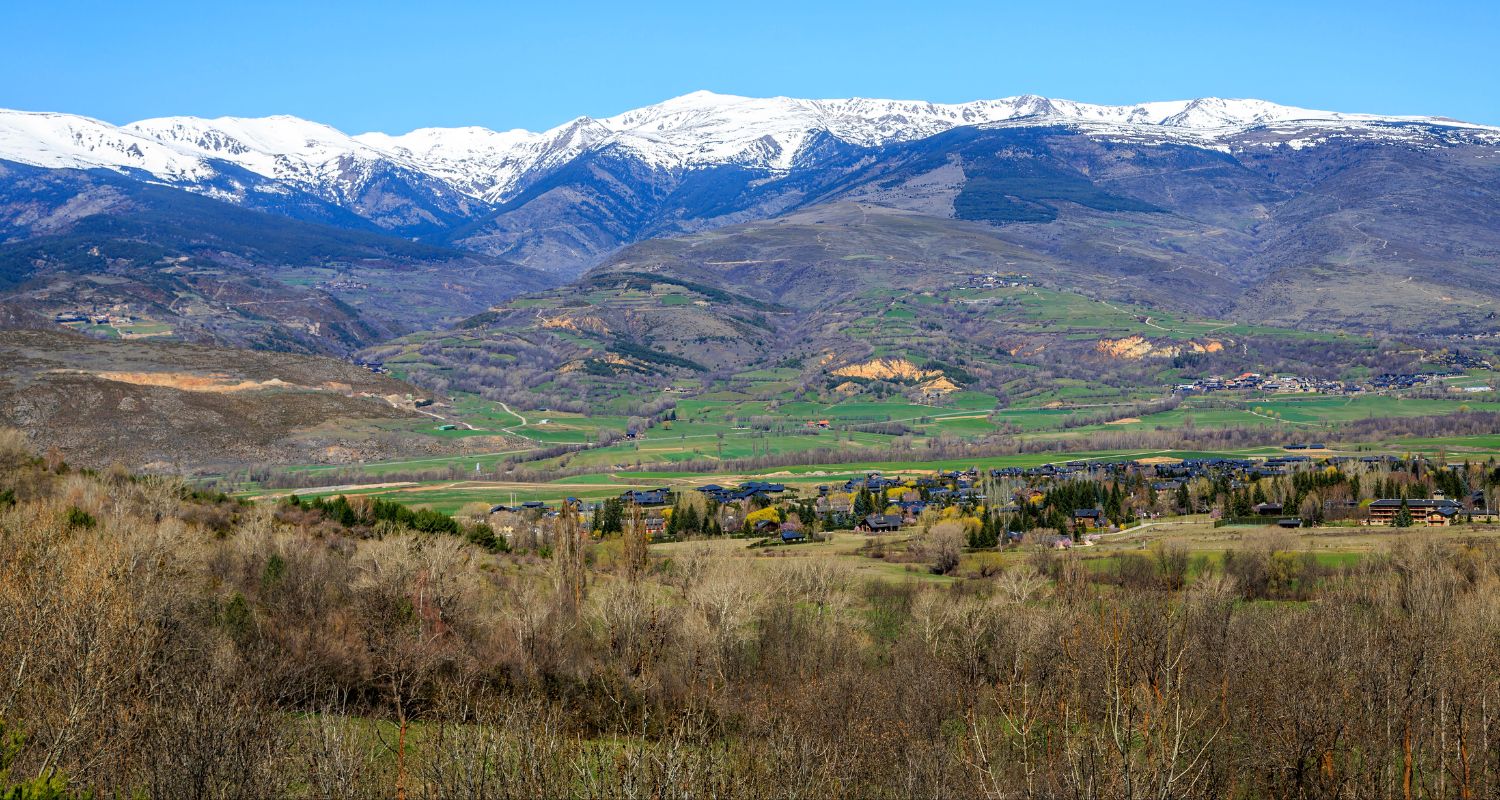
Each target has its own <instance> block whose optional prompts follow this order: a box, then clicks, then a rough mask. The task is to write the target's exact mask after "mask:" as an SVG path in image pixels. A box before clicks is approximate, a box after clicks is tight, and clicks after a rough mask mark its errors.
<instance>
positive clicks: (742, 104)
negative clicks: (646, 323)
mask: <svg viewBox="0 0 1500 800" xmlns="http://www.w3.org/2000/svg"><path fill="white" fill-rule="evenodd" d="M1393 122H1422V123H1429V124H1439V125H1445V126H1455V125H1462V123H1454V122H1452V121H1451V120H1441V119H1437V118H1427V117H1381V116H1375V115H1368V114H1343V113H1337V112H1328V111H1314V110H1309V109H1302V108H1294V107H1291V106H1282V105H1276V104H1274V103H1269V102H1266V101H1263V100H1224V99H1219V98H1202V99H1197V100H1182V101H1169V102H1154V103H1141V104H1138V105H1132V106H1105V105H1092V104H1087V103H1076V102H1072V101H1068V100H1053V99H1048V98H1045V97H1037V96H1033V95H1025V96H1020V97H1009V98H1004V99H1000V100H981V101H976V102H972V103H958V104H941V103H928V102H921V101H899V100H871V99H864V98H854V99H847V100H800V99H795V98H788V97H774V98H750V97H736V96H731V95H720V94H714V93H711V92H694V93H692V94H688V95H684V96H682V97H677V98H673V99H671V100H667V101H666V102H663V103H658V104H656V105H652V106H647V107H645V108H640V109H636V110H633V111H627V112H625V113H623V114H619V115H617V116H613V117H607V118H603V119H591V118H588V117H579V118H578V119H575V120H572V121H570V122H568V123H566V124H564V125H560V126H558V127H556V128H553V129H551V130H548V131H544V132H540V133H534V132H530V131H524V130H512V131H505V132H498V131H492V130H489V129H486V128H478V127H465V128H423V129H420V130H415V131H412V132H410V133H406V134H401V135H389V134H384V133H364V134H359V135H354V136H351V135H348V134H345V133H343V132H341V131H339V130H337V129H335V128H332V127H330V126H328V125H323V124H320V123H316V122H310V121H308V120H304V119H299V118H297V117H290V116H272V117H264V118H258V119H247V118H238V117H220V118H217V119H201V118H197V117H164V118H160V119H148V120H142V121H140V122H134V123H131V124H128V125H124V126H120V127H116V126H113V125H110V124H108V123H105V122H101V121H99V120H95V119H89V118H87V117H79V116H72V115H68V114H55V113H35V112H23V111H0V159H7V160H11V161H17V162H21V163H25V164H32V165H36V166H45V167H54V168H56V167H62V168H96V167H103V168H106V169H112V170H117V171H122V172H134V171H141V172H145V173H149V174H150V175H151V176H154V177H155V178H156V179H157V180H160V181H163V182H166V183H171V184H196V183H203V182H205V181H208V180H210V179H212V178H213V177H214V176H215V174H216V173H217V172H218V170H217V169H216V167H215V166H214V162H226V163H229V164H233V165H236V166H238V167H240V168H243V169H244V170H247V171H249V172H250V173H254V174H256V175H260V176H263V177H265V178H267V179H270V180H272V181H277V182H281V183H284V184H287V185H289V186H292V187H295V188H297V189H299V190H302V191H308V192H311V193H313V194H315V195H317V196H320V197H323V198H325V199H328V200H333V201H336V202H338V201H348V200H350V199H351V198H354V197H357V196H358V195H359V193H360V191H361V190H362V188H363V186H362V182H364V181H366V180H368V179H369V178H370V176H371V175H375V174H379V173H380V172H381V171H382V170H383V169H385V168H395V169H400V170H409V171H411V172H414V173H420V174H421V175H425V176H427V177H429V178H432V179H435V180H436V181H437V182H438V183H439V184H441V185H444V186H446V187H448V188H449V189H451V191H452V192H454V193H456V194H458V195H462V196H464V197H467V198H471V199H473V200H477V201H480V202H484V203H499V202H503V201H505V200H508V199H510V198H511V197H514V196H515V195H516V194H517V193H518V192H519V191H520V190H522V189H523V188H524V187H525V186H526V185H527V184H528V183H529V182H531V181H532V180H534V179H535V178H536V177H537V176H539V175H541V174H544V173H546V172H548V171H549V170H552V169H555V168H557V167H559V166H561V165H563V164H566V163H568V162H569V161H571V160H572V159H574V158H576V157H578V156H579V155H581V154H583V153H586V152H590V151H598V150H601V149H604V148H614V149H615V150H617V151H618V152H622V153H627V154H629V155H631V156H632V157H635V158H637V159H639V160H640V161H642V162H643V163H644V164H646V165H648V166H649V167H652V168H656V169H669V170H670V169H690V168H694V167H707V166H723V165H734V166H742V167H750V168H758V169H767V170H780V171H784V170H789V169H793V168H795V167H797V166H799V165H801V164H802V163H803V162H804V161H805V160H806V159H807V158H809V157H810V153H811V152H812V150H811V149H810V144H811V143H812V142H813V141H814V140H815V139H817V138H818V137H820V136H822V135H828V136H831V137H833V138H835V139H837V140H839V141H842V142H844V143H847V144H850V145H854V146H859V147H874V146H880V145H885V144H890V143H893V142H904V141H911V140H915V139H921V138H925V137H928V136H932V135H934V134H937V133H941V132H943V131H946V130H949V129H952V128H955V127H961V126H975V125H986V124H997V123H1005V124H1012V125H1015V124H1021V125H1043V124H1046V125H1056V124H1069V123H1079V124H1084V125H1090V126H1104V127H1105V128H1106V129H1117V130H1118V132H1119V133H1121V134H1135V135H1141V134H1150V133H1153V132H1154V133H1156V134H1159V135H1170V136H1172V137H1174V138H1180V137H1195V138H1199V139H1202V140H1205V141H1215V140H1218V139H1222V138H1223V137H1225V136H1228V135H1231V134H1234V133H1238V132H1241V131H1244V130H1246V129H1248V128H1254V127H1257V126H1267V125H1287V124H1298V125H1304V124H1305V125H1318V126H1328V125H1338V126H1356V127H1358V126H1368V125H1372V124H1375V125H1378V124H1389V123H1393ZM1466 127H1479V126H1466Z"/></svg>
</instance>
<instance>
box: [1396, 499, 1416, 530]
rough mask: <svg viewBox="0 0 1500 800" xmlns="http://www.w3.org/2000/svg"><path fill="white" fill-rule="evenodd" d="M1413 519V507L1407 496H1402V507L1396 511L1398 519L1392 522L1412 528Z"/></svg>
mask: <svg viewBox="0 0 1500 800" xmlns="http://www.w3.org/2000/svg"><path fill="white" fill-rule="evenodd" d="M1412 523H1413V520H1412V518H1411V507H1410V506H1408V505H1407V504H1406V498H1404V497H1403V498H1401V508H1400V509H1398V510H1397V511H1396V519H1395V520H1393V521H1392V522H1391V524H1392V525H1394V526H1396V527H1397V528H1410V527H1411V526H1412Z"/></svg>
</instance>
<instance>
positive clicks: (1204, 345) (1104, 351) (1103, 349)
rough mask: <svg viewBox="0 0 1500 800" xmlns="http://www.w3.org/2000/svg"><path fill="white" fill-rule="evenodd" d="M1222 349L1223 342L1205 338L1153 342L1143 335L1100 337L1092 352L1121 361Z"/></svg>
mask: <svg viewBox="0 0 1500 800" xmlns="http://www.w3.org/2000/svg"><path fill="white" fill-rule="evenodd" d="M1223 350H1224V342H1222V341H1220V340H1218V339H1206V340H1204V341H1202V342H1197V341H1187V342H1153V341H1151V340H1150V339H1147V338H1146V337H1144V336H1140V335H1135V336H1126V337H1124V338H1123V339H1100V340H1099V342H1098V344H1095V345H1094V352H1096V353H1098V354H1099V355H1102V356H1104V357H1106V358H1114V359H1119V360H1122V361H1139V360H1141V359H1145V358H1174V357H1176V356H1180V355H1182V354H1183V353H1218V352H1222V351H1223Z"/></svg>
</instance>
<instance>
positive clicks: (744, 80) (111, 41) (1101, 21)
mask: <svg viewBox="0 0 1500 800" xmlns="http://www.w3.org/2000/svg"><path fill="white" fill-rule="evenodd" d="M6 6H7V8H6V9H5V11H4V12H3V14H0V19H3V20H4V26H3V27H4V38H3V41H4V45H3V47H0V107H8V108H21V109H29V110H48V111H67V112H72V113H78V114H87V115H89V116H94V117H99V118H102V119H105V120H109V121H111V122H115V123H122V122H129V121H131V120H135V119H140V118H144V117H151V116H163V115H169V114H190V115H195V116H219V115H237V116H262V115H267V114H277V113H283V114H295V115H297V116H301V117H307V118H309V119H315V120H319V121H322V122H327V123H330V124H332V125H335V126H337V127H339V128H342V129H344V130H346V131H349V132H351V133H357V132H361V131H366V130H384V131H389V132H392V133H398V132H404V131H406V130H410V129H411V128H414V127H422V126H429V125H436V126H448V125H484V126H487V127H491V128H497V129H505V128H515V127H524V128H530V129H533V130H536V129H542V128H547V127H551V126H553V125H557V124H560V123H562V122H565V121H567V120H568V119H571V118H573V117H575V116H579V115H583V114H588V115H592V116H607V115H610V114H614V113H618V112H620V111H624V110H626V109H629V108H634V107H637V106H641V105H646V104H649V103H653V102H657V101H660V100H663V99H666V98H668V97H672V96H675V95H679V94H684V93H686V92H689V91H692V90H695V89H710V90H713V91H717V92H725V93H731V94H747V95H758V96H768V95H790V96H797V97H848V96H856V95H857V96H864V97H893V98H917V99H927V100H935V101H944V102H954V101H963V100H973V99H978V98H990V97H1004V96H1008V95H1015V94H1027V93H1032V94H1042V95H1048V96H1051V97H1063V98H1068V99H1073V100H1081V101H1086V102H1096V103H1128V102H1135V101H1141V100H1165V99H1180V98H1186V97H1199V96H1205V95H1216V96H1220V97H1260V98H1264V99H1267V100H1273V101H1276V102H1281V103H1287V104H1292V105H1301V106H1307V107H1312V108H1325V109H1333V110H1340V111H1364V112H1373V113H1388V114H1434V115H1446V116H1451V117H1456V118H1459V119H1466V120H1470V121H1474V122H1484V123H1491V124H1500V83H1497V76H1500V56H1497V52H1500V2H1497V0H1429V1H1428V2H1420V3H1417V2H1399V3H1398V2H1385V0H1365V1H1364V2H1346V0H1300V1H1299V2H1291V1H1289V0H1258V1H1257V2H1252V3H1233V4H1228V3H1216V2H1211V1H1201V0H1200V1H1199V2H1140V1H1137V2H1127V1H1125V0H1114V1H1113V2H1108V1H1106V2H1042V1H1041V0H1025V2H1009V1H1008V0H990V1H989V2H983V1H982V0H975V1H974V2H941V1H940V0H939V1H937V2H927V3H923V2H910V1H908V2H883V0H873V1H870V2H858V3H856V2H840V3H817V2H815V0H814V1H812V2H806V3H803V2H784V0H757V2H754V3H734V4H727V3H726V4H718V3H712V2H661V3H649V4H646V3H632V2H628V0H627V2H612V3H593V2H586V3H570V2H562V1H560V0H557V1H552V2H549V1H548V0H540V1H538V0H531V1H530V2H442V0H432V1H431V2H427V3H417V2H412V3H397V2H381V1H380V0H370V1H368V2H359V3H354V2H320V1H319V0H305V1H304V2H282V0H265V1H264V2H258V3H231V2H215V1H214V0H207V1H205V0H195V1H194V2H178V0H147V2H144V3H126V2H118V0H116V1H115V2H103V1H102V0H96V1H94V2H70V1H69V0H52V1H51V2H20V0H11V2H7V3H6Z"/></svg>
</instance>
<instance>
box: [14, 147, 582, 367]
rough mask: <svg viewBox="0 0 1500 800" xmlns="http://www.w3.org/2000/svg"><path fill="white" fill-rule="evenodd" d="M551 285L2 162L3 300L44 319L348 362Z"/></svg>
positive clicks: (354, 232)
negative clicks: (133, 324)
mask: <svg viewBox="0 0 1500 800" xmlns="http://www.w3.org/2000/svg"><path fill="white" fill-rule="evenodd" d="M329 213H330V214H334V215H338V214H343V213H345V212H342V211H340V210H338V209H337V208H336V207H335V208H333V209H331V210H330V211H329ZM351 216H352V215H351ZM355 219H357V218H355ZM551 283H552V281H551V280H550V279H549V278H548V277H547V276H545V275H542V274H539V273H535V272H532V271H530V270H527V269H525V268H521V267H517V266H515V265H510V264H506V263H505V262H502V261H498V260H496V259H491V258H479V257H475V256H473V255H472V254H467V253H462V252H459V251H456V250H452V249H449V248H444V247H439V246H434V245H428V244H421V243H416V242H411V241H408V240H405V239H399V238H395V237H392V236H389V235H387V234H385V233H381V232H375V231H369V230H358V229H351V228H349V227H336V226H332V225H327V224H318V223H312V222H304V221H300V220H297V219H289V218H287V217H285V216H281V215H277V214H271V213H263V212H259V211H252V210H247V209H245V208H242V207H239V206H236V205H233V204H229V203H224V202H220V201H218V200H214V199H210V198H207V197H203V196H200V195H197V194H193V193H189V192H184V191H181V190H178V189H173V188H169V187H165V186H160V185H155V184H146V183H140V182H136V181H132V180H129V179H126V178H124V177H121V176H119V175H116V174H114V173H111V172H107V171H88V172H84V171H79V170H46V169H39V168H36V167H30V166H24V165H19V164H7V163H5V162H0V297H3V298H9V299H12V300H18V301H22V302H25V303H27V304H28V305H29V306H31V307H32V308H34V309H37V310H42V311H46V312H47V313H49V314H52V313H60V314H73V315H76V314H110V315H115V316H127V315H128V316H132V317H139V318H144V319H147V320H149V321H151V323H153V324H156V325H159V326H167V327H170V328H171V330H172V332H173V334H174V335H176V336H177V337H179V338H186V339H195V340H203V341H216V342H221V343H228V344H236V345H241V346H254V347H263V348H271V349H279V350H289V351H296V352H318V353H344V352H348V351H349V350H351V349H353V348H356V347H360V346H364V345H368V344H371V343H373V342H376V341H380V340H383V339H386V338H390V337H391V336H395V335H399V334H402V333H405V332H408V331H411V330H414V329H417V328H422V327H428V326H432V325H437V324H441V323H442V322H443V321H444V320H447V319H453V318H455V317H462V316H466V315H467V314H470V313H473V312H475V311H478V310H481V309H483V308H485V307H487V306H488V305H490V304H492V303H494V302H496V301H498V300H500V299H503V298H505V297H508V296H510V295H513V294H517V293H520V292H523V291H529V290H534V289H538V288H542V287H545V286H547V285H550V284H551Z"/></svg>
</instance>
